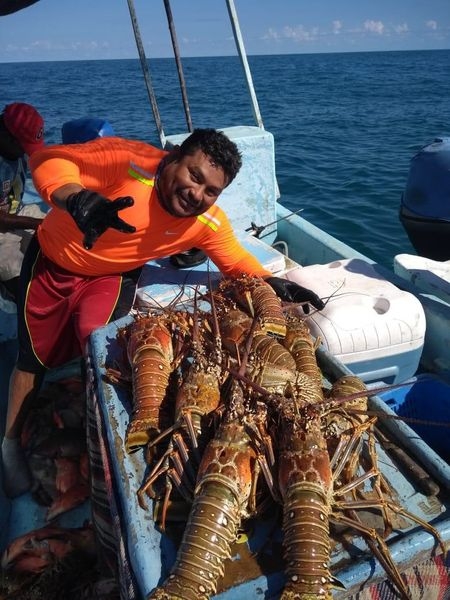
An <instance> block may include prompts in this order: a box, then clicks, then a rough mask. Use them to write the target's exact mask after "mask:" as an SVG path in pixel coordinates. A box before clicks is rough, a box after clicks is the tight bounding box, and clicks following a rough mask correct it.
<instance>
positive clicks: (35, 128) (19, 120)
mask: <svg viewBox="0 0 450 600" xmlns="http://www.w3.org/2000/svg"><path fill="white" fill-rule="evenodd" d="M3 122H4V124H5V127H6V128H7V129H8V131H9V132H10V133H11V134H12V135H13V136H14V137H15V138H16V139H17V141H18V142H19V143H20V145H21V146H22V148H23V149H24V151H25V154H28V156H30V155H31V154H33V152H35V151H36V150H39V149H40V148H43V147H44V119H43V118H42V117H41V115H40V114H39V113H38V111H37V110H36V109H35V108H34V107H33V106H31V105H30V104H25V103H24V102H13V103H12V104H8V105H7V106H6V107H5V110H4V111H3Z"/></svg>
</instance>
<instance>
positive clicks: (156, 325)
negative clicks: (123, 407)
mask: <svg viewBox="0 0 450 600" xmlns="http://www.w3.org/2000/svg"><path fill="white" fill-rule="evenodd" d="M127 337H128V342H127V355H128V360H129V363H130V365H131V370H132V387H133V408H132V413H131V417H130V421H129V424H128V428H127V432H126V438H125V447H126V450H127V452H133V451H134V450H137V449H138V448H140V447H141V446H143V445H145V444H146V443H148V441H149V440H150V439H151V438H152V437H154V436H156V435H157V434H158V433H159V431H160V425H159V414H160V407H161V403H162V402H163V400H164V397H165V395H166V390H167V387H168V384H169V377H170V375H171V373H172V362H173V358H174V355H173V347H172V335H171V333H170V331H169V329H168V328H167V326H166V324H165V323H164V319H163V318H162V317H161V316H152V315H149V316H146V317H144V316H140V317H138V318H137V319H136V320H135V321H133V323H131V325H130V326H129V328H128V330H127Z"/></svg>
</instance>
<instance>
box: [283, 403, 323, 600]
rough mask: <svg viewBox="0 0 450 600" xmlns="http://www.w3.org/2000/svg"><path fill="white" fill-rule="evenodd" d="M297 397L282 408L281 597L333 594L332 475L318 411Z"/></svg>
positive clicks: (319, 598) (303, 598) (317, 598)
mask: <svg viewBox="0 0 450 600" xmlns="http://www.w3.org/2000/svg"><path fill="white" fill-rule="evenodd" d="M302 406H303V407H304V406H306V405H305V404H304V403H303V402H299V401H298V400H293V399H288V398H286V397H285V398H284V399H282V400H280V404H279V408H278V411H277V412H278V427H277V431H278V434H277V435H278V438H277V439H278V440H279V446H278V487H279V493H280V496H281V499H282V504H283V524H282V528H283V548H284V558H285V561H286V567H285V575H286V584H285V587H284V590H283V592H282V594H281V600H294V599H297V600H311V599H314V600H331V598H332V595H331V592H330V588H331V586H332V585H333V582H334V578H333V577H332V575H331V573H330V570H329V567H328V562H329V557H330V551H331V548H330V534H329V514H330V512H331V506H332V497H333V481H332V472H331V465H330V458H329V455H328V450H327V444H326V440H325V438H324V436H323V433H322V431H321V424H320V416H319V415H318V414H317V411H315V410H314V408H312V410H310V412H309V413H308V411H303V410H300V409H301V408H302Z"/></svg>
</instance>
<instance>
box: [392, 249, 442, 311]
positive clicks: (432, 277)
mask: <svg viewBox="0 0 450 600" xmlns="http://www.w3.org/2000/svg"><path fill="white" fill-rule="evenodd" d="M394 272H395V273H396V274H397V275H398V276H399V277H402V278H403V279H406V280H407V281H410V282H411V283H413V284H414V285H416V286H417V287H418V288H419V289H420V290H421V291H423V292H426V293H428V294H433V295H434V296H437V297H438V298H440V299H441V300H443V301H444V302H446V303H447V304H450V260H444V261H439V260H432V259H431V258H425V257H423V256H416V255H414V254H397V255H396V256H395V257H394Z"/></svg>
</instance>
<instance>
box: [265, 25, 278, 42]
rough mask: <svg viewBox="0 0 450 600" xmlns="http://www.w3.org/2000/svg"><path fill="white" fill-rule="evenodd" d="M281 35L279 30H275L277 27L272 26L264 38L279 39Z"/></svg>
mask: <svg viewBox="0 0 450 600" xmlns="http://www.w3.org/2000/svg"><path fill="white" fill-rule="evenodd" d="M279 37H280V36H279V35H278V31H275V29H272V27H270V29H269V30H268V32H267V33H266V34H264V36H263V39H264V40H278V39H279Z"/></svg>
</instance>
